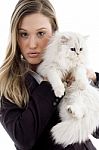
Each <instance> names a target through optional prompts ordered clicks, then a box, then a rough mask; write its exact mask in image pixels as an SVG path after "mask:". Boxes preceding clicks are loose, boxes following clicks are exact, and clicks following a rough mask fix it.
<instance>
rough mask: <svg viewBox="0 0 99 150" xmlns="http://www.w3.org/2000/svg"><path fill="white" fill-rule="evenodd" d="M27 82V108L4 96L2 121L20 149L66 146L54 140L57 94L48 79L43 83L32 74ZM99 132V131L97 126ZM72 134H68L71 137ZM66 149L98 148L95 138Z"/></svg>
mask: <svg viewBox="0 0 99 150" xmlns="http://www.w3.org/2000/svg"><path fill="white" fill-rule="evenodd" d="M25 83H26V86H27V89H28V92H29V96H30V97H29V102H28V104H27V106H26V107H25V108H19V107H18V106H17V105H16V104H14V103H11V102H10V101H8V100H7V99H5V97H2V98H1V123H2V125H3V127H4V128H5V130H6V131H7V133H8V134H9V136H10V137H11V139H12V140H13V141H14V143H15V146H16V149H17V150H41V149H42V150H64V148H63V147H62V146H61V145H56V144H54V141H53V140H52V137H51V134H50V129H51V128H52V127H53V125H55V124H56V123H57V122H59V117H58V111H57V105H58V103H59V101H60V99H58V98H56V97H55V95H54V92H53V90H52V88H51V85H50V84H49V83H48V82H47V81H42V82H41V83H40V84H38V83H37V81H36V80H35V79H34V78H33V76H31V75H30V74H28V75H27V76H26V78H25ZM97 134H98V135H99V131H98V130H97ZM95 136H96V134H95ZM67 138H68V137H67ZM65 150H96V149H95V148H94V146H93V145H92V143H91V141H90V140H88V141H86V142H85V143H82V144H78V143H76V144H73V145H69V146H68V147H66V148H65Z"/></svg>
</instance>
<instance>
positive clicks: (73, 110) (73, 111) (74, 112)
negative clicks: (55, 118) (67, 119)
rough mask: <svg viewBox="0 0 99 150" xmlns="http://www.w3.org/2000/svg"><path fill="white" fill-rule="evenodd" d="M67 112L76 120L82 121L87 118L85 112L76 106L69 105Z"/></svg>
mask: <svg viewBox="0 0 99 150" xmlns="http://www.w3.org/2000/svg"><path fill="white" fill-rule="evenodd" d="M67 112H68V113H69V114H70V115H71V116H72V117H74V118H77V119H81V118H83V117H84V116H85V114H84V112H83V111H82V110H80V109H78V108H77V106H75V105H68V106H67Z"/></svg>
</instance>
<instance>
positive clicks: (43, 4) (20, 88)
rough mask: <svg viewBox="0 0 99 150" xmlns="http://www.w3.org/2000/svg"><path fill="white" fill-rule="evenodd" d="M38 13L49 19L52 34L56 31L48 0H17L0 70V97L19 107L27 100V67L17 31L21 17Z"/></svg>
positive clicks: (51, 8)
mask: <svg viewBox="0 0 99 150" xmlns="http://www.w3.org/2000/svg"><path fill="white" fill-rule="evenodd" d="M38 12H39V13H42V14H43V15H45V16H47V17H48V18H49V19H50V23H51V26H52V30H53V32H55V31H56V30H57V29H58V25H57V21H56V16H55V11H54V8H53V6H52V5H51V3H50V2H49V0H19V1H18V3H17V5H16V7H15V10H14V12H13V14H12V17H11V26H10V27H11V28H10V40H9V43H8V47H7V53H6V57H5V60H4V63H3V65H2V66H1V68H0V96H4V97H5V98H7V99H9V100H10V101H11V102H13V103H15V104H17V105H18V106H19V107H22V106H23V104H24V105H26V103H27V102H28V100H29V95H28V91H27V89H26V86H25V80H24V79H25V74H26V72H28V71H29V65H28V64H27V63H26V62H25V61H22V59H21V53H20V48H19V46H18V44H17V29H18V25H19V23H20V21H21V20H22V19H23V17H25V16H26V15H29V14H31V13H38Z"/></svg>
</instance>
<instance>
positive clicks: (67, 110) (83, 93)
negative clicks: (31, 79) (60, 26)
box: [37, 32, 99, 147]
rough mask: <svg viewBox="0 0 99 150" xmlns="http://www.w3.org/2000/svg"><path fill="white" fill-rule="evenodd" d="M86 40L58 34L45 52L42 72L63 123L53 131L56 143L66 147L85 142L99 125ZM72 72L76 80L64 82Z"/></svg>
mask: <svg viewBox="0 0 99 150" xmlns="http://www.w3.org/2000/svg"><path fill="white" fill-rule="evenodd" d="M87 54H88V53H87V48H86V37H84V36H82V35H80V34H79V33H73V32H63V33H60V32H56V33H55V34H54V35H53V37H52V38H51V40H50V41H49V44H48V46H47V48H46V50H45V52H44V55H43V61H42V63H41V64H40V65H39V66H38V69H37V71H38V73H39V74H41V75H42V76H44V77H47V78H48V81H49V82H50V83H51V85H52V88H53V90H54V92H55V95H56V96H57V97H62V96H63V95H64V92H65V95H64V97H63V98H62V100H61V102H60V104H59V106H58V107H59V108H58V109H59V117H60V119H61V122H60V123H57V124H56V125H55V126H54V127H53V128H52V129H51V134H52V137H53V139H54V141H55V143H58V144H62V145H63V146H64V147H66V146H68V145H69V144H73V143H77V142H79V143H81V142H85V141H86V140H87V139H88V138H89V135H90V134H92V133H93V132H94V131H95V130H96V128H97V127H98V126H99V91H98V89H97V88H95V87H93V86H91V85H90V83H89V81H88V78H87V75H86V66H87ZM69 73H71V74H72V76H73V77H74V78H75V81H73V82H72V84H71V85H70V86H69V87H68V86H67V84H66V82H63V79H64V76H65V77H66V76H67V75H68V74H69Z"/></svg>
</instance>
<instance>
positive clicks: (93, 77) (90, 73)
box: [86, 69, 96, 82]
mask: <svg viewBox="0 0 99 150" xmlns="http://www.w3.org/2000/svg"><path fill="white" fill-rule="evenodd" d="M86 73H87V77H88V79H91V80H92V81H93V82H95V81H96V74H95V72H94V71H93V70H91V69H87V71H86Z"/></svg>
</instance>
